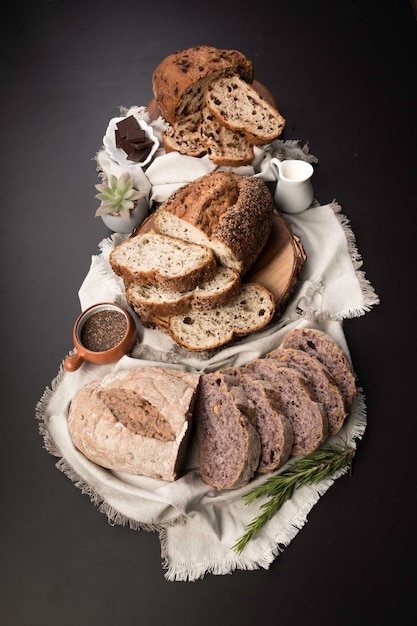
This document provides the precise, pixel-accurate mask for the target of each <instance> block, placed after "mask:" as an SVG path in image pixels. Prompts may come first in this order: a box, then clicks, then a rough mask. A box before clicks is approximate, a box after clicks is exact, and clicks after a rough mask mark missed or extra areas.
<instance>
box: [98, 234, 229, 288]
mask: <svg viewBox="0 0 417 626" xmlns="http://www.w3.org/2000/svg"><path fill="white" fill-rule="evenodd" d="M152 238H154V239H156V238H158V242H160V240H162V242H166V245H167V246H168V245H171V244H172V246H175V245H177V246H178V247H179V248H181V249H182V250H181V251H182V252H183V253H184V254H185V251H186V249H187V247H189V248H190V250H192V249H193V248H195V247H197V248H201V249H202V250H204V251H205V252H206V255H205V259H204V260H202V261H201V262H200V263H199V264H198V265H196V266H194V267H190V268H189V269H188V270H184V272H182V273H174V274H170V273H169V272H168V271H167V270H165V269H164V268H163V267H162V266H161V263H159V264H157V263H155V265H154V266H152V267H150V266H148V267H145V266H143V267H140V268H137V267H135V265H134V264H133V263H132V262H129V261H127V260H125V259H124V258H123V253H124V251H125V250H129V251H130V249H132V256H135V254H136V255H137V257H138V258H139V257H140V254H141V248H140V243H141V238H140V236H139V237H135V238H130V239H128V240H126V241H124V242H122V243H121V244H119V245H118V246H116V248H114V249H113V250H112V252H111V253H110V256H109V262H110V265H111V267H112V269H113V271H114V272H115V274H117V275H118V276H120V277H121V278H122V280H123V281H124V283H125V285H128V284H129V283H131V282H134V281H135V282H137V283H139V284H145V285H146V284H151V285H160V286H161V287H163V288H164V289H168V290H171V291H180V292H185V291H190V290H191V289H194V288H195V287H196V286H198V285H199V284H200V283H201V282H202V281H204V280H208V279H209V278H211V277H212V276H213V275H214V273H215V271H216V268H217V264H216V259H215V257H214V254H213V252H212V250H211V249H210V248H209V247H207V246H196V245H193V244H190V243H187V242H185V241H183V240H182V239H178V238H175V237H168V236H165V235H158V234H155V233H153V234H152V233H148V234H146V235H143V236H142V241H144V242H145V244H146V242H147V241H148V240H151V241H152ZM136 244H138V245H137V250H136V249H135V247H136ZM133 253H135V254H133ZM173 254H175V250H174V252H173ZM155 261H158V259H155Z"/></svg>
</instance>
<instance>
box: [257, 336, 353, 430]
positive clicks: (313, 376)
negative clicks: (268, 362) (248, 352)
mask: <svg viewBox="0 0 417 626" xmlns="http://www.w3.org/2000/svg"><path fill="white" fill-rule="evenodd" d="M266 357H267V358H269V359H274V361H276V362H277V363H278V364H279V365H280V366H281V367H291V368H292V369H295V370H297V371H298V372H300V373H301V374H302V375H303V376H304V377H305V378H306V379H307V380H308V382H309V383H310V385H311V387H312V389H313V391H314V394H315V396H316V400H317V402H320V404H321V405H322V406H323V408H324V410H325V412H326V415H327V420H328V423H329V435H335V434H336V433H338V432H339V430H340V429H341V428H342V426H343V422H344V420H345V417H346V411H345V404H344V401H343V396H342V394H341V392H340V391H339V388H338V387H337V386H336V385H335V384H334V383H333V382H332V380H331V378H330V376H329V375H328V373H327V371H326V370H325V369H324V368H323V367H322V365H321V364H320V363H319V361H317V360H316V359H314V358H313V357H311V356H309V355H308V354H306V353H305V352H302V351H301V350H295V349H294V348H282V347H279V348H277V349H276V350H273V351H272V352H270V353H269V354H267V355H266Z"/></svg>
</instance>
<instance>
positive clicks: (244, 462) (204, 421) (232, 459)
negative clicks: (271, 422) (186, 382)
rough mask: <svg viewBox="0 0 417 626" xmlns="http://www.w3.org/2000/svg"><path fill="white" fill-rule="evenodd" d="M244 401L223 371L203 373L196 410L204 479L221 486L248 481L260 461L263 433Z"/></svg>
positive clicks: (200, 467) (231, 487) (200, 470)
mask: <svg viewBox="0 0 417 626" xmlns="http://www.w3.org/2000/svg"><path fill="white" fill-rule="evenodd" d="M244 402H245V400H244V397H243V398H242V396H241V397H240V398H237V397H236V395H234V393H233V391H232V390H231V389H230V387H229V386H228V385H227V384H226V382H225V380H224V376H223V375H222V374H221V373H210V374H203V375H202V376H201V380H200V384H199V387H198V393H197V400H196V411H195V424H196V433H197V446H198V467H199V473H200V476H201V478H202V479H203V480H204V482H206V483H207V484H209V485H211V486H212V487H215V488H216V489H219V490H220V489H235V488H237V487H241V486H243V485H245V484H247V483H248V482H249V480H250V479H251V478H252V477H253V475H254V473H255V471H256V468H257V467H258V465H259V458H260V452H261V446H260V441H259V435H258V433H257V431H256V429H255V427H254V426H253V425H252V423H251V420H250V418H249V416H248V414H247V412H246V411H245V405H244ZM248 410H249V409H248Z"/></svg>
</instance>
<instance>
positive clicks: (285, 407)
mask: <svg viewBox="0 0 417 626" xmlns="http://www.w3.org/2000/svg"><path fill="white" fill-rule="evenodd" d="M244 369H245V370H246V371H247V372H248V374H250V375H251V376H253V377H254V378H255V379H261V380H266V381H268V382H269V383H271V385H272V386H273V387H274V388H275V389H276V390H277V391H278V395H279V405H280V406H279V408H280V411H281V412H282V413H283V414H284V415H286V416H287V418H288V419H289V420H290V422H291V424H292V427H293V432H294V444H293V447H292V450H291V454H292V455H293V456H299V455H304V454H310V452H314V451H315V450H317V448H319V446H320V445H321V444H322V443H323V442H324V441H325V439H326V438H327V434H328V424H327V417H326V415H325V414H324V411H323V410H322V408H321V405H319V404H318V403H317V402H316V401H315V399H314V398H313V397H312V394H311V390H310V387H309V385H308V384H307V381H306V380H305V379H304V378H303V377H302V376H301V374H299V373H298V372H296V371H294V370H292V369H290V368H288V367H279V365H278V364H277V363H276V362H275V361H274V360H273V359H255V360H254V361H251V362H250V363H248V364H247V365H246V366H245V368H244Z"/></svg>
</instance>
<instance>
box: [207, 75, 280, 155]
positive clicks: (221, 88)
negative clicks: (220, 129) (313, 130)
mask: <svg viewBox="0 0 417 626" xmlns="http://www.w3.org/2000/svg"><path fill="white" fill-rule="evenodd" d="M205 103H206V106H207V107H208V108H209V110H210V111H211V113H212V114H213V115H214V116H215V117H216V118H217V120H218V122H219V123H220V124H222V125H224V126H227V127H228V128H230V129H231V130H232V131H235V132H236V131H240V132H243V133H244V134H245V135H246V137H247V139H248V140H249V141H251V142H252V143H253V144H264V143H270V142H271V141H273V140H274V139H277V138H278V137H279V136H280V135H281V133H282V131H283V130H284V127H285V119H284V118H283V117H282V115H281V114H280V113H279V111H278V110H277V109H275V108H274V107H272V106H271V105H270V104H269V103H268V102H267V101H266V100H264V99H263V98H262V96H260V95H259V94H258V93H257V91H256V90H255V89H254V88H253V87H252V86H251V85H249V84H248V83H247V82H245V81H243V80H241V79H240V77H239V76H233V77H219V78H217V79H216V80H213V81H211V82H210V84H209V85H208V86H207V89H206V95H205Z"/></svg>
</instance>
